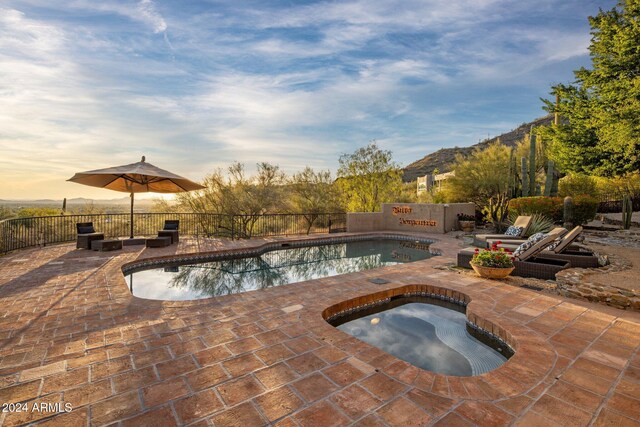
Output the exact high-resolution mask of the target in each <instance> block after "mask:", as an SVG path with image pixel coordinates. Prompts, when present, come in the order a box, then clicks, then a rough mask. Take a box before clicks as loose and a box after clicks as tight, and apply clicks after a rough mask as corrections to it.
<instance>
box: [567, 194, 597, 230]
mask: <svg viewBox="0 0 640 427" xmlns="http://www.w3.org/2000/svg"><path fill="white" fill-rule="evenodd" d="M598 204H599V203H598V199H596V198H595V197H593V196H589V195H587V194H582V195H578V196H575V197H573V222H574V223H575V224H576V225H578V224H586V223H587V222H589V221H591V220H592V219H594V218H595V217H596V211H597V210H598Z"/></svg>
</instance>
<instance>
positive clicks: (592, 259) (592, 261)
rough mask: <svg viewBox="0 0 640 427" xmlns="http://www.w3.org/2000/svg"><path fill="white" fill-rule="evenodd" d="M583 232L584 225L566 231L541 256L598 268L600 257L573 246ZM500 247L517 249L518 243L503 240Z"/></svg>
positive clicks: (577, 265) (572, 265)
mask: <svg viewBox="0 0 640 427" xmlns="http://www.w3.org/2000/svg"><path fill="white" fill-rule="evenodd" d="M581 232H582V227H581V226H577V227H575V228H574V229H573V230H571V231H570V232H568V233H566V234H565V235H564V237H563V238H562V239H560V241H559V242H558V245H557V246H556V247H555V248H553V249H552V250H548V249H545V250H543V251H542V252H540V256H541V257H544V258H548V259H559V260H566V261H569V262H571V267H576V268H596V267H599V266H600V263H599V261H598V257H597V256H596V255H594V253H593V252H591V251H588V250H585V249H581V248H579V247H576V246H572V244H573V242H574V241H575V239H576V238H577V237H578V236H579V235H580V233H581ZM498 247H501V248H505V249H509V250H515V248H517V244H514V243H511V242H509V241H505V242H502V243H500V244H499V245H498Z"/></svg>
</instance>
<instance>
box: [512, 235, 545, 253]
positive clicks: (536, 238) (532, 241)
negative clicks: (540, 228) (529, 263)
mask: <svg viewBox="0 0 640 427" xmlns="http://www.w3.org/2000/svg"><path fill="white" fill-rule="evenodd" d="M545 237H547V234H545V233H536V234H533V235H532V236H531V237H529V238H528V239H527V241H526V242H523V243H522V244H520V246H518V247H517V248H516V250H514V251H513V256H514V257H516V258H517V257H519V256H520V255H522V254H523V253H525V252H526V251H527V250H528V249H530V248H531V247H532V246H533V245H535V244H536V243H538V242H540V241H541V240H542V239H544V238H545Z"/></svg>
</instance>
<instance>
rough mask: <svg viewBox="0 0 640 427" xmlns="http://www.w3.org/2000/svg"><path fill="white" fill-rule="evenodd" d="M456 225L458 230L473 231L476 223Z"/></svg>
mask: <svg viewBox="0 0 640 427" xmlns="http://www.w3.org/2000/svg"><path fill="white" fill-rule="evenodd" d="M458 225H459V226H460V229H461V230H462V231H467V232H470V231H473V230H475V228H476V222H475V221H458Z"/></svg>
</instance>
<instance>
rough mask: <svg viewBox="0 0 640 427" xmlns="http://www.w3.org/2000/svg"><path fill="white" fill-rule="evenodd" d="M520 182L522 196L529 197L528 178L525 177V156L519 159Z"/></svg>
mask: <svg viewBox="0 0 640 427" xmlns="http://www.w3.org/2000/svg"><path fill="white" fill-rule="evenodd" d="M520 173H521V176H520V183H521V185H522V197H529V178H528V177H527V158H526V157H522V158H521V159H520Z"/></svg>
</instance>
